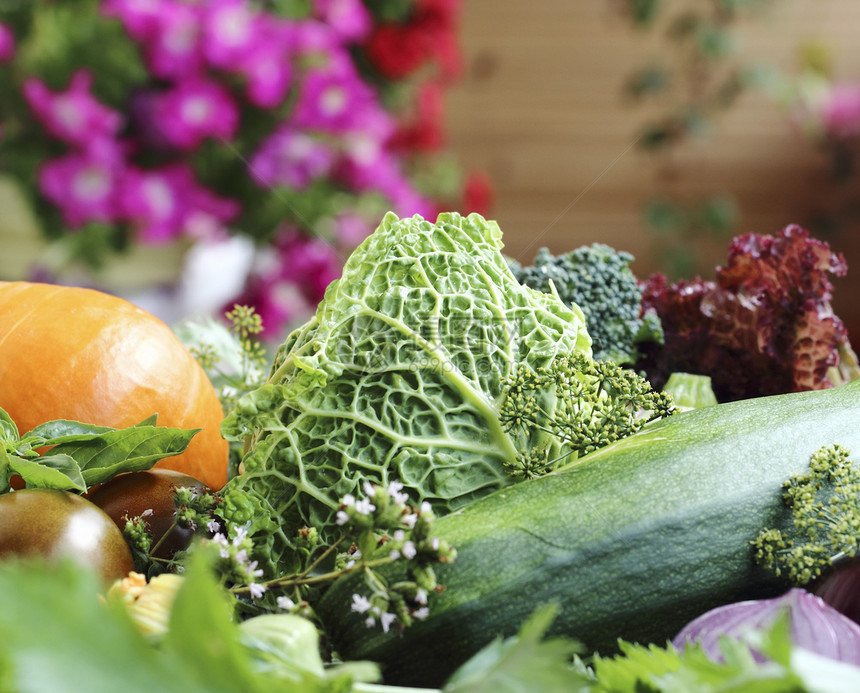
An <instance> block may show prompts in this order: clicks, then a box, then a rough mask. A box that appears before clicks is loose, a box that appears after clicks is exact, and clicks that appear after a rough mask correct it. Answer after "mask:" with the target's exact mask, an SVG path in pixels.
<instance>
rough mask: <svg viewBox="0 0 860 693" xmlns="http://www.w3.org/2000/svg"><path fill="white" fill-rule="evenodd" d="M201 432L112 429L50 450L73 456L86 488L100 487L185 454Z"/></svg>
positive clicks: (168, 429)
mask: <svg viewBox="0 0 860 693" xmlns="http://www.w3.org/2000/svg"><path fill="white" fill-rule="evenodd" d="M199 431H200V429H196V430H184V429H181V428H166V427H156V426H132V427H131V428H122V429H112V430H109V431H108V432H107V433H102V434H101V435H99V436H97V437H91V438H76V439H75V440H71V441H69V442H64V443H60V444H59V445H57V446H56V447H54V448H53V450H52V452H53V453H54V454H65V455H69V456H71V457H74V458H75V460H77V462H78V464H80V466H81V470H82V472H83V477H84V481H85V482H86V483H87V485H88V486H92V485H94V484H100V483H102V482H103V481H107V480H108V479H110V478H111V477H112V476H114V475H116V474H120V473H121V472H139V471H143V470H146V469H149V468H151V467H152V465H154V464H155V463H156V462H158V460H160V459H162V458H164V457H172V456H173V455H178V454H180V453H182V452H185V449H186V448H187V447H188V444H189V443H190V442H191V438H193V437H194V435H195V434H197V433H198V432H199Z"/></svg>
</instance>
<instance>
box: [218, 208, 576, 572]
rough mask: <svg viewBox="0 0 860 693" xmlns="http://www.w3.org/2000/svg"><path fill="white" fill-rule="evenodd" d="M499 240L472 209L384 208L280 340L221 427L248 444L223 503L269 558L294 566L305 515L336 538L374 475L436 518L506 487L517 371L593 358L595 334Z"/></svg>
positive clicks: (323, 533)
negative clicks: (527, 278) (521, 277)
mask: <svg viewBox="0 0 860 693" xmlns="http://www.w3.org/2000/svg"><path fill="white" fill-rule="evenodd" d="M501 248H502V243H501V232H500V230H499V228H498V226H497V225H496V224H495V223H493V222H488V221H486V220H484V219H483V218H482V217H480V216H479V215H476V214H473V215H470V216H468V217H462V216H460V215H459V214H456V213H452V214H442V215H440V216H439V219H438V220H437V222H436V223H435V224H433V223H430V222H429V221H425V220H424V219H421V218H420V217H413V218H407V219H398V218H397V217H396V216H395V215H394V214H389V215H387V216H386V217H385V219H384V220H383V222H382V224H381V225H380V227H379V228H378V229H377V230H376V232H375V233H374V234H372V235H371V236H370V237H369V238H368V239H366V240H365V241H364V242H363V243H362V244H361V246H359V248H358V249H357V250H356V251H355V252H354V253H353V254H352V256H351V257H350V258H349V260H348V261H347V263H346V265H345V267H344V271H343V276H342V277H341V279H339V280H337V281H335V282H333V283H332V284H331V285H330V286H329V288H328V290H327V291H326V295H325V298H324V300H323V301H322V303H321V304H320V306H319V308H318V310H317V313H316V315H315V316H314V317H313V318H312V319H311V320H309V321H308V322H307V323H306V324H305V325H303V326H301V327H300V328H298V329H297V330H295V331H294V332H293V333H292V334H291V335H289V336H288V337H287V340H286V342H285V343H284V344H283V345H282V346H281V347H280V348H279V349H278V352H277V354H276V356H275V360H274V364H273V367H272V372H271V375H270V377H269V380H268V383H267V384H266V385H264V386H263V387H261V388H259V389H258V390H255V391H254V392H252V393H251V394H249V395H248V396H246V397H244V398H243V399H242V400H240V402H239V405H238V406H237V407H236V409H234V411H233V412H232V413H231V414H229V415H228V417H227V419H226V420H225V424H224V431H225V432H226V433H227V434H228V436H229V437H232V438H233V439H235V440H241V439H244V438H245V437H246V436H247V437H248V438H247V442H248V450H247V454H246V455H245V457H244V459H243V464H244V473H243V474H242V475H241V476H240V477H238V478H236V479H234V480H233V481H231V482H230V484H229V485H228V489H227V490H226V491H225V497H226V499H227V501H228V502H229V501H230V498H232V497H236V498H240V499H241V502H242V503H243V504H251V505H254V504H256V505H257V506H258V507H260V508H262V509H263V512H264V515H265V517H268V518H272V522H271V524H272V525H277V526H278V529H277V530H276V531H275V532H272V533H268V535H269V538H270V540H271V541H270V545H269V546H268V547H267V548H268V555H267V558H268V559H269V560H271V561H273V562H274V563H278V562H281V561H284V560H286V561H289V554H290V553H291V551H292V546H293V545H294V540H293V537H294V536H295V535H296V532H297V531H298V530H299V529H301V527H303V526H304V525H307V526H310V527H315V528H317V529H318V530H319V531H320V534H321V538H322V540H323V542H324V543H329V542H330V541H332V540H333V538H335V537H336V536H337V529H336V525H335V515H336V513H337V511H338V507H339V503H340V498H342V497H343V496H345V495H346V494H350V493H351V494H355V492H356V490H357V489H358V488H359V487H360V485H361V484H362V482H363V481H365V480H366V481H369V482H372V483H376V484H379V485H381V486H383V487H387V486H388V485H389V483H390V482H391V481H394V480H397V481H400V482H402V483H403V484H404V486H405V487H406V491H407V492H408V493H409V494H410V501H411V502H413V503H415V504H416V505H418V504H420V503H421V502H422V501H428V502H430V503H431V504H432V505H433V507H434V510H436V511H437V512H447V511H450V510H453V509H455V508H457V507H461V506H462V505H464V504H466V503H468V502H469V501H470V500H472V499H474V498H477V497H480V496H483V495H486V494H488V493H489V492H491V491H492V490H494V489H497V488H499V487H500V486H504V485H505V484H507V483H510V478H509V476H508V474H507V473H506V470H505V465H506V464H508V463H509V462H510V461H511V460H514V459H515V458H516V457H517V455H518V453H519V450H517V448H516V446H515V444H514V441H513V440H512V439H511V437H510V436H509V435H508V433H507V432H506V431H505V430H504V427H503V425H502V422H501V421H500V419H499V415H500V411H499V407H500V397H501V394H502V390H503V386H504V383H505V381H506V379H507V377H508V376H509V375H510V374H511V373H513V372H514V371H515V369H516V368H517V366H518V365H520V364H528V365H529V366H530V367H531V368H533V369H536V368H539V367H542V366H547V365H549V364H550V363H552V361H553V359H554V358H555V357H556V356H558V355H561V354H569V353H576V352H583V353H588V352H589V351H590V348H589V347H590V339H589V337H588V334H587V333H586V330H585V326H584V319H583V315H582V312H581V311H580V310H579V309H578V308H575V307H568V306H567V305H565V304H564V303H563V302H562V301H560V300H559V299H558V298H557V297H555V296H551V295H548V294H545V293H542V292H539V291H535V290H533V289H530V288H528V287H524V286H522V285H520V284H519V283H518V282H517V281H516V279H515V278H514V276H513V274H512V273H511V271H510V269H509V268H508V266H507V263H506V261H505V259H504V257H503V256H502V254H501ZM263 541H264V542H265V541H269V540H268V539H266V540H263ZM270 567H273V566H270Z"/></svg>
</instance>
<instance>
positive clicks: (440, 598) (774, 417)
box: [317, 381, 860, 687]
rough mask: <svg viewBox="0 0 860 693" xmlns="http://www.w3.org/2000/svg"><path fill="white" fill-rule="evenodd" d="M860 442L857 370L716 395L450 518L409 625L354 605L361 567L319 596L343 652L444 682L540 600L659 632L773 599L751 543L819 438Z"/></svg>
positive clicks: (602, 624)
mask: <svg viewBox="0 0 860 693" xmlns="http://www.w3.org/2000/svg"><path fill="white" fill-rule="evenodd" d="M833 443H839V444H841V445H843V446H844V447H846V448H848V450H849V451H851V452H852V453H856V454H857V455H860V381H854V382H852V383H849V384H847V385H843V386H841V387H838V388H832V389H828V390H817V391H812V392H801V393H792V394H786V395H777V396H771V397H762V398H758V399H751V400H743V401H739V402H731V403H726V404H720V405H716V406H713V407H708V408H705V409H697V410H693V411H689V412H684V413H682V414H677V415H675V416H673V417H670V418H668V419H665V420H663V421H660V422H656V423H655V424H653V425H650V426H649V427H647V428H646V429H645V430H643V431H641V432H640V433H638V434H636V435H634V436H631V437H629V438H625V439H623V440H620V441H618V442H617V443H614V444H613V445H610V446H608V447H606V448H603V449H602V450H599V451H597V452H595V453H592V454H591V455H588V456H587V457H585V458H583V459H582V461H581V462H580V463H579V464H577V465H576V466H574V467H571V468H569V469H568V470H566V471H563V472H558V473H555V474H551V475H547V476H545V477H541V478H538V479H534V480H530V481H526V482H522V483H520V484H517V485H515V486H511V487H508V488H505V489H501V490H499V491H497V492H495V493H493V494H491V495H490V496H487V497H485V498H483V499H481V500H478V501H476V502H475V503H473V504H471V505H469V506H467V507H466V508H464V509H462V510H460V511H458V512H456V513H454V514H451V515H448V516H446V517H443V518H440V519H439V520H438V521H437V533H438V535H439V536H442V537H444V538H445V539H447V540H448V541H450V542H451V544H452V545H453V546H454V547H455V548H456V549H457V551H458V557H457V561H456V562H455V563H453V564H451V565H443V566H441V567H440V568H439V569H438V571H437V572H438V577H439V582H440V583H441V584H444V585H445V586H446V589H445V591H444V592H442V593H441V594H439V595H435V596H431V599H430V616H429V618H427V619H426V620H425V621H422V622H416V623H415V624H414V625H413V626H411V627H410V628H408V629H406V630H405V631H404V632H403V633H402V634H396V633H389V634H384V633H382V632H381V631H380V630H379V629H378V628H375V629H368V628H366V627H365V625H364V623H363V619H361V618H359V617H358V616H357V615H355V614H350V613H349V604H350V602H351V597H352V594H353V592H356V591H362V587H363V586H362V585H361V583H360V581H358V580H357V579H356V578H354V577H353V576H348V577H345V578H341V579H340V580H338V581H336V582H335V583H334V584H333V585H332V586H331V587H330V588H329V589H328V591H327V592H326V593H325V594H324V596H323V598H322V599H321V601H320V603H319V604H318V607H317V613H318V614H319V615H320V616H321V618H322V619H323V622H324V623H325V625H326V627H327V629H328V631H329V635H330V637H331V638H332V640H333V644H334V646H335V649H336V651H337V652H338V653H339V654H340V655H341V656H342V657H345V658H348V659H370V660H374V661H377V662H379V663H380V664H382V666H383V672H384V676H385V681H386V683H389V684H397V685H404V686H432V687H438V686H440V685H441V684H442V683H443V682H444V681H445V680H446V678H447V677H448V676H449V675H450V674H451V673H452V672H453V671H454V670H455V669H456V667H457V666H459V665H460V664H461V663H462V662H464V661H465V660H466V659H467V658H468V657H469V656H471V655H472V654H474V653H475V652H477V650H478V649H480V648H481V647H483V646H484V645H486V644H487V643H488V642H490V641H491V640H492V639H493V638H495V637H497V636H502V637H506V636H510V635H513V634H514V633H516V631H517V629H518V628H519V626H520V625H521V624H522V622H523V621H525V619H526V618H527V617H528V616H529V615H530V614H531V613H532V611H534V609H535V608H537V606H538V605H540V604H543V603H546V602H555V603H556V604H557V605H558V606H559V614H558V616H557V618H556V621H555V623H554V625H553V628H552V631H551V632H552V633H555V634H564V635H567V636H570V637H573V638H576V639H577V640H579V641H580V642H582V643H583V645H584V646H585V651H586V652H591V651H593V650H597V651H600V652H601V653H602V654H612V653H613V652H615V651H616V648H617V645H616V643H617V639H618V638H623V639H625V640H629V641H638V642H641V643H644V642H656V643H658V644H660V645H664V644H665V643H666V641H667V640H669V639H671V638H672V637H674V636H675V634H676V633H677V632H678V631H679V630H680V629H681V627H682V626H684V625H685V624H686V623H687V622H688V621H690V620H691V619H692V618H694V617H695V616H698V615H699V614H701V613H702V612H704V611H706V610H708V609H710V608H712V607H714V606H717V605H720V604H725V603H729V602H733V601H738V600H742V599H754V598H761V597H766V596H774V595H776V594H779V593H781V592H782V591H784V590H785V589H786V588H787V586H788V585H787V584H786V583H785V582H781V581H779V580H777V579H776V578H774V577H773V576H772V574H771V573H769V572H768V571H765V570H764V569H762V568H760V567H758V566H756V565H755V564H754V561H753V558H752V550H751V547H750V541H751V540H752V539H754V538H755V537H756V536H757V535H758V533H759V532H760V531H761V529H762V528H764V527H765V526H769V527H780V528H781V527H784V526H785V525H786V522H787V520H788V510H787V509H786V508H785V507H784V505H783V503H782V500H781V495H782V484H783V482H784V481H785V480H786V479H787V478H788V477H789V476H790V475H791V474H795V473H799V472H802V471H803V470H805V469H806V468H807V467H808V465H809V458H810V455H811V454H812V453H813V452H814V451H815V450H817V449H818V448H820V447H821V446H823V445H830V444H833Z"/></svg>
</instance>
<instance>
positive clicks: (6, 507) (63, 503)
mask: <svg viewBox="0 0 860 693" xmlns="http://www.w3.org/2000/svg"><path fill="white" fill-rule="evenodd" d="M9 556H19V557H22V558H34V557H43V558H47V559H48V560H59V559H62V558H73V559H75V560H77V561H79V562H80V563H82V564H84V565H87V566H89V567H91V568H92V569H93V570H94V571H96V572H97V573H98V574H100V575H101V576H102V578H103V579H104V580H105V581H106V582H111V581H113V580H115V579H117V578H122V577H125V576H126V575H128V573H129V571H130V570H132V569H133V567H134V563H133V561H132V558H131V552H130V551H129V548H128V545H127V544H126V543H125V539H124V538H123V536H122V532H120V531H119V530H118V529H117V527H116V525H115V524H114V523H113V522H112V521H111V518H109V517H108V516H107V515H106V514H105V513H104V512H103V511H102V510H101V509H100V508H99V507H97V506H96V505H94V504H93V503H90V502H89V501H88V500H86V499H85V498H82V497H81V496H77V495H75V494H73V493H67V492H66V491H56V490H53V489H22V490H20V491H11V492H9V493H4V494H2V495H0V557H9Z"/></svg>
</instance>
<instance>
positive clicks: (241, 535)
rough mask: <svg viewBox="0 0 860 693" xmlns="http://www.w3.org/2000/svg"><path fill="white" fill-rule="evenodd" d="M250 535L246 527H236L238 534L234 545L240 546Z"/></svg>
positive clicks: (234, 538)
mask: <svg viewBox="0 0 860 693" xmlns="http://www.w3.org/2000/svg"><path fill="white" fill-rule="evenodd" d="M247 537H248V530H247V529H245V528H244V527H236V536H234V537H233V546H239V544H241V543H242V542H243V541H245V539H247Z"/></svg>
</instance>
